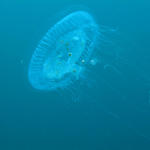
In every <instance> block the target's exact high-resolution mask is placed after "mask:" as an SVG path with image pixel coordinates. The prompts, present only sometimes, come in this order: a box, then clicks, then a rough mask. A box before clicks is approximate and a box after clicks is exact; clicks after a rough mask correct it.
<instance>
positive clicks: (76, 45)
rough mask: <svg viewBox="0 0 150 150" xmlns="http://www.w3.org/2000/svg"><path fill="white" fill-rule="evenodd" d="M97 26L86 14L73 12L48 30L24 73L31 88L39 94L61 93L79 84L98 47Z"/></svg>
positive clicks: (89, 15) (94, 60) (94, 62)
mask: <svg viewBox="0 0 150 150" xmlns="http://www.w3.org/2000/svg"><path fill="white" fill-rule="evenodd" d="M98 39H99V26H98V24H97V23H96V21H95V19H94V18H93V16H92V15H91V14H90V13H88V12H86V11H75V12H72V13H70V14H69V15H67V16H65V17H64V18H62V19H61V20H60V21H58V22H57V23H56V24H55V25H54V26H53V27H51V28H50V29H49V30H48V32H47V33H46V35H45V36H44V37H43V38H42V39H41V40H40V42H39V44H38V45H37V47H36V49H35V51H34V53H33V55H32V58H31V61H30V64H29V69H28V79H29V82H30V83H31V85H32V87H33V88H35V89H39V90H48V91H51V90H56V89H58V88H59V89H60V88H61V89H63V88H65V87H68V86H69V85H71V84H73V83H74V82H77V81H79V80H82V76H83V74H84V73H85V70H86V66H87V65H88V64H91V65H96V63H97V60H96V59H95V58H91V57H92V54H93V52H94V50H95V48H96V46H97V44H98V41H99V40H98Z"/></svg>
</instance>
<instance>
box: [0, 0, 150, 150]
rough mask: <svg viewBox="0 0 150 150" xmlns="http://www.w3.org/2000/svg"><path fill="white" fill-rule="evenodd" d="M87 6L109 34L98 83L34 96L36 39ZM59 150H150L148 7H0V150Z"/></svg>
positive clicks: (47, 3) (29, 1)
mask: <svg viewBox="0 0 150 150" xmlns="http://www.w3.org/2000/svg"><path fill="white" fill-rule="evenodd" d="M82 7H83V9H85V8H88V9H89V10H90V12H92V14H93V15H94V17H95V18H96V19H97V22H98V23H99V24H101V25H104V26H106V30H107V31H108V32H109V31H110V32H111V33H108V36H107V32H106V40H108V42H104V46H102V47H101V48H100V49H101V50H100V51H101V57H102V60H103V61H102V62H103V63H100V64H99V65H96V66H94V68H93V69H92V70H91V71H92V72H94V73H95V74H96V76H95V78H94V79H93V80H94V81H92V82H91V79H90V78H89V80H88V79H87V80H86V82H89V83H88V84H87V85H89V86H88V87H87V86H86V85H85V87H84V86H81V89H78V92H76V89H75V88H76V87H72V88H73V89H75V93H72V94H70V91H69V90H68V91H67V89H66V91H65V92H59V91H56V92H42V91H37V90H35V89H33V88H32V87H31V85H30V84H29V81H28V75H27V74H28V65H29V61H30V58H31V56H32V54H33V51H34V50H35V48H36V46H37V44H38V42H39V40H40V39H41V38H42V37H43V36H44V34H45V33H46V32H47V30H48V29H49V28H50V26H51V25H52V24H54V23H55V20H59V18H61V17H62V16H63V15H64V14H65V13H68V12H69V11H73V10H72V9H74V8H75V9H77V10H78V9H81V8H82ZM107 37H108V39H107ZM109 41H111V42H109ZM102 43H103V41H102ZM107 44H108V45H107ZM103 47H104V48H103ZM100 61H101V60H100ZM82 88H83V89H82ZM76 93H78V94H76ZM60 149H61V150H135V149H136V150H141V149H142V150H150V1H149V0H55V1H52V0H42V1H41V0H1V1H0V150H60Z"/></svg>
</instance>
